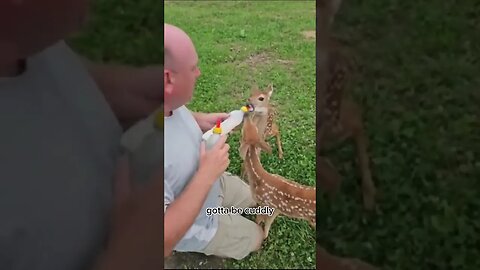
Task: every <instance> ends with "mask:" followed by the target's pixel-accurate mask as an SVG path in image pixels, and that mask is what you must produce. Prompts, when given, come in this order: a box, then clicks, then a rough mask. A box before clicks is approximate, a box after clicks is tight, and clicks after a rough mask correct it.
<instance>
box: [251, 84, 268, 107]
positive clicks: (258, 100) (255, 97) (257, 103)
mask: <svg viewBox="0 0 480 270" xmlns="http://www.w3.org/2000/svg"><path fill="white" fill-rule="evenodd" d="M272 93H273V84H269V85H268V86H267V88H266V89H265V90H260V89H259V88H258V87H257V86H253V87H252V90H251V92H250V97H249V98H248V103H250V104H252V105H253V107H254V108H255V112H256V113H266V112H267V108H268V106H269V104H270V97H271V96H272Z"/></svg>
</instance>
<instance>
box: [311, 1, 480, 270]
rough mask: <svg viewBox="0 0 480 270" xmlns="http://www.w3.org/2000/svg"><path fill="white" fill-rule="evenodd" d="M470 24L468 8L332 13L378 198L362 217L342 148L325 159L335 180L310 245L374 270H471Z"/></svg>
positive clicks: (448, 5)
mask: <svg viewBox="0 0 480 270" xmlns="http://www.w3.org/2000/svg"><path fill="white" fill-rule="evenodd" d="M453 2H455V4H453ZM479 14H480V6H479V5H478V3H477V2H476V1H400V0H388V1H346V2H345V3H344V5H343V6H342V8H341V10H340V12H339V14H338V17H337V19H336V22H335V27H334V31H335V32H336V33H337V35H338V36H340V37H342V38H343V39H344V40H346V41H347V42H348V43H349V44H351V49H353V50H354V51H355V54H356V56H357V57H358V62H359V63H360V69H359V73H358V74H356V77H355V78H354V82H353V87H352V91H353V93H354V96H355V97H356V98H357V100H358V101H359V102H360V103H361V104H362V106H363V107H364V110H365V122H366V126H367V129H368V134H369V137H370V140H371V146H370V154H371V158H372V163H373V164H372V168H373V174H374V180H375V182H376V183H377V185H378V189H379V191H380V192H381V199H380V200H379V207H380V211H379V213H378V214H374V215H367V214H365V213H363V212H362V209H361V197H360V189H359V186H358V184H357V181H358V179H359V176H358V171H357V167H356V163H355V162H354V160H353V157H354V156H355V151H354V148H353V147H352V146H346V147H344V148H341V149H339V150H338V151H336V152H334V153H333V154H332V155H331V156H332V157H333V159H334V160H335V164H336V165H337V167H338V168H339V169H340V171H341V173H342V175H344V177H345V179H344V180H345V181H344V186H343V187H342V191H341V196H340V198H338V200H336V201H334V202H330V203H327V204H326V205H325V206H324V207H323V208H322V211H323V213H321V214H317V215H318V217H319V219H318V222H319V224H318V226H319V228H320V229H319V230H317V234H318V239H319V242H320V243H321V244H322V245H324V246H326V247H327V248H328V249H329V250H331V251H332V252H333V253H336V254H339V255H346V256H355V257H360V258H362V259H365V260H367V261H370V262H373V263H374V264H376V265H378V266H382V269H399V270H404V269H436V270H441V269H455V270H457V269H472V270H473V269H480V258H479V257H478V246H479V243H480V219H479V217H480V211H479V210H478V209H479V207H480V200H479V197H480V188H479V187H480V186H479V184H478V180H479V176H480V162H479V159H480V135H479V123H480V118H479V114H480V107H479V105H478V104H479V98H480V92H479V90H480V89H479V82H480V79H479V78H480V77H479V76H478V74H479V73H478V71H479V55H480V46H479V44H480V35H478V25H479V23H480V19H479V18H480V17H479Z"/></svg>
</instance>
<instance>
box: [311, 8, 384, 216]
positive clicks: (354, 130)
mask: <svg viewBox="0 0 480 270" xmlns="http://www.w3.org/2000/svg"><path fill="white" fill-rule="evenodd" d="M322 2H323V5H324V6H323V8H321V9H320V12H321V16H320V17H321V18H323V20H324V21H323V23H319V31H320V37H321V38H320V46H318V47H317V50H318V52H317V54H318V55H319V58H320V59H321V61H320V66H319V73H320V74H321V75H322V77H321V80H320V81H319V84H320V85H321V87H320V91H319V93H318V97H317V99H319V102H320V107H319V108H320V109H319V110H317V119H318V123H319V126H317V135H318V139H317V150H318V153H317V159H318V160H319V163H320V165H319V167H320V170H322V168H323V169H324V170H326V172H320V175H319V179H318V182H319V183H320V185H321V186H322V185H323V186H324V187H325V188H326V190H327V192H332V191H335V190H337V189H338V185H339V184H340V176H339V175H338V173H337V172H336V171H335V169H334V167H333V166H332V165H331V164H330V163H328V161H327V160H326V159H325V158H324V157H323V156H322V155H321V153H320V152H321V151H322V150H326V149H327V148H330V146H332V145H333V143H334V142H336V143H341V142H343V141H344V140H346V139H348V138H352V139H353V140H354V141H355V144H356V149H357V156H358V160H359V167H360V170H361V174H362V194H363V205H364V207H365V208H366V209H368V210H371V209H373V208H374V206H375V195H376V188H375V184H374V183H373V180H372V176H371V172H370V164H369V156H368V152H367V149H368V138H367V135H366V132H365V128H364V125H363V119H362V118H363V117H362V110H361V108H360V106H359V105H358V104H357V103H355V102H354V101H353V100H352V99H351V98H349V97H348V96H347V95H346V93H345V91H344V89H345V88H346V85H347V79H348V76H349V73H350V72H351V70H352V65H351V62H350V59H349V58H348V57H347V56H346V54H345V51H344V48H343V47H342V45H341V44H340V43H339V42H337V40H335V38H334V37H333V36H332V35H330V33H329V30H330V28H331V24H332V23H333V21H334V17H335V15H336V13H337V11H338V9H339V6H340V3H341V0H324V1H322ZM322 177H323V178H322ZM329 177H330V178H329ZM335 182H337V183H336V184H335Z"/></svg>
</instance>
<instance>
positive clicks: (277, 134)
mask: <svg viewBox="0 0 480 270" xmlns="http://www.w3.org/2000/svg"><path fill="white" fill-rule="evenodd" d="M271 135H272V136H275V137H276V138H277V146H278V158H279V159H282V158H283V149H282V142H281V140H280V129H279V128H278V126H277V125H276V124H272V134H271Z"/></svg>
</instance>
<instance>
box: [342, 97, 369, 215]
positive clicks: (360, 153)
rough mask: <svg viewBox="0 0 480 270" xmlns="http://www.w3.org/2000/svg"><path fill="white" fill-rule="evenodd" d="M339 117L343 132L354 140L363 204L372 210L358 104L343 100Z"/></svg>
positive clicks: (362, 127) (363, 129)
mask: <svg viewBox="0 0 480 270" xmlns="http://www.w3.org/2000/svg"><path fill="white" fill-rule="evenodd" d="M340 118H341V121H342V124H343V126H344V127H345V134H346V135H351V137H353V139H354V140H355V144H356V148H357V157H358V163H359V167H360V171H361V174H362V195H363V206H364V207H365V208H366V209H367V210H372V209H373V208H374V207H375V194H376V190H375V184H374V183H373V180H372V174H371V172H370V164H369V163H370V162H369V157H368V152H367V149H368V138H367V135H366V133H365V128H364V126H363V117H362V111H361V109H360V106H359V105H358V104H357V103H355V102H353V101H352V100H350V99H346V100H344V101H343V103H342V108H341V116H340Z"/></svg>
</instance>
